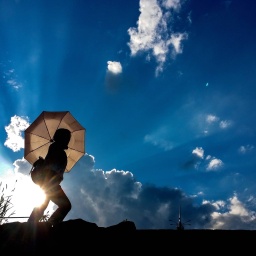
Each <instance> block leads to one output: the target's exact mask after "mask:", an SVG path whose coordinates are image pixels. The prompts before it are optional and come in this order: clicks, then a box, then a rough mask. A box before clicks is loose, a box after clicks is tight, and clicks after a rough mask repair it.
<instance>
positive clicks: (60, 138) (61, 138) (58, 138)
mask: <svg viewBox="0 0 256 256" xmlns="http://www.w3.org/2000/svg"><path fill="white" fill-rule="evenodd" d="M70 138H71V132H70V131H69V130H68V129H64V128H59V129H58V130H56V132H55V134H54V136H53V141H54V142H56V143H58V144H60V145H62V146H63V147H64V148H68V143H69V141H70Z"/></svg>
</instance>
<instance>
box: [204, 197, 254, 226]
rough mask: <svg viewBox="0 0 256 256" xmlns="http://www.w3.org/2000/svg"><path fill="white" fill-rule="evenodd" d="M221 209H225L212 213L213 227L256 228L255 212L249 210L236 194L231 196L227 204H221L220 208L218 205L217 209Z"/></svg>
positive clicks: (211, 224)
mask: <svg viewBox="0 0 256 256" xmlns="http://www.w3.org/2000/svg"><path fill="white" fill-rule="evenodd" d="M224 207H225V209H224ZM221 209H222V210H223V209H224V211H223V212H221V211H214V212H212V214H211V215H212V221H211V223H209V226H211V228H212V229H226V230H236V229H238V230H239V229H241V230H242V229H248V230H254V229H255V220H256V217H255V212H254V211H250V210H248V209H247V208H246V205H244V204H243V203H242V202H241V201H240V200H239V198H238V196H237V195H236V194H234V195H233V197H231V198H229V199H228V201H227V202H226V204H222V205H219V208H217V207H216V210H221Z"/></svg>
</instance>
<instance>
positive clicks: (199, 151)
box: [192, 147, 204, 159]
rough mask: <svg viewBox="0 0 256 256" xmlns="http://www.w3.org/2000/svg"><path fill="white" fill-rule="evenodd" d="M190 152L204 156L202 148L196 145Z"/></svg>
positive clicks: (200, 156)
mask: <svg viewBox="0 0 256 256" xmlns="http://www.w3.org/2000/svg"><path fill="white" fill-rule="evenodd" d="M192 154H194V155H196V156H198V157H199V158H202V159H203V158H204V150H203V148H202V147H196V148H195V149H193V151H192Z"/></svg>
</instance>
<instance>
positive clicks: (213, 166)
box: [206, 156, 223, 171]
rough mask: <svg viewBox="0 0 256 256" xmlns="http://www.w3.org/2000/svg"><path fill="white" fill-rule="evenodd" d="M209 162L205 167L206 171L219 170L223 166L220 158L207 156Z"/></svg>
mask: <svg viewBox="0 0 256 256" xmlns="http://www.w3.org/2000/svg"><path fill="white" fill-rule="evenodd" d="M207 159H209V163H208V165H207V167H206V170H207V171H216V170H219V169H220V168H221V167H222V166H223V162H222V161H221V160H220V159H217V158H212V157H209V156H208V158H207Z"/></svg>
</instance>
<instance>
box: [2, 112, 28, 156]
mask: <svg viewBox="0 0 256 256" xmlns="http://www.w3.org/2000/svg"><path fill="white" fill-rule="evenodd" d="M28 126H29V123H28V119H27V118H26V117H19V116H16V115H15V116H13V117H11V123H10V124H9V125H8V126H5V131H6V132H7V139H6V141H5V142H4V145H5V146H6V147H8V148H10V149H11V150H13V151H14V152H16V151H19V150H20V149H21V148H24V138H23V137H22V135H21V132H22V131H24V130H26V128H27V127H28Z"/></svg>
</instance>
